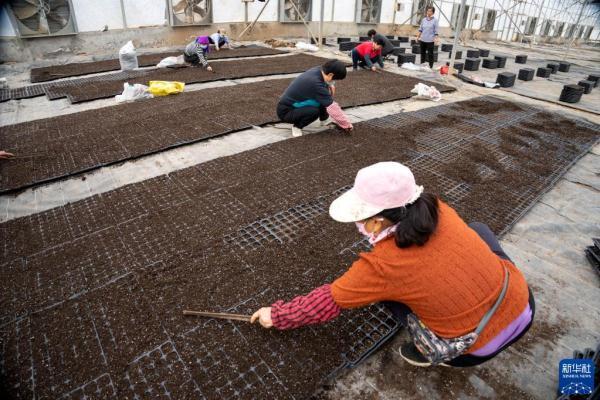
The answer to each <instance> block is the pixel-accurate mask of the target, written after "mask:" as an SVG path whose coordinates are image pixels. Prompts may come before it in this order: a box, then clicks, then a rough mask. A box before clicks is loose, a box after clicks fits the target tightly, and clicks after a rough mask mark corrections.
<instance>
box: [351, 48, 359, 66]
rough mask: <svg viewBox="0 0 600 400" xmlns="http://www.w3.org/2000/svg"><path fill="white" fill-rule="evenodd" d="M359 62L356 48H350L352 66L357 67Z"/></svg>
mask: <svg viewBox="0 0 600 400" xmlns="http://www.w3.org/2000/svg"><path fill="white" fill-rule="evenodd" d="M359 62H360V55H359V54H358V51H356V49H353V50H352V68H353V69H356V68H358V63H359Z"/></svg>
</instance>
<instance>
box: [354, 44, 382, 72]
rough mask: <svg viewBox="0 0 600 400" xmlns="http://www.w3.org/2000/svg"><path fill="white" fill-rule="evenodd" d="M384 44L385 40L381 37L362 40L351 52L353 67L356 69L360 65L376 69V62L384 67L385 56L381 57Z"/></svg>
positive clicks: (372, 69)
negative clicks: (372, 39) (366, 40)
mask: <svg viewBox="0 0 600 400" xmlns="http://www.w3.org/2000/svg"><path fill="white" fill-rule="evenodd" d="M383 46H385V42H384V41H383V40H382V39H381V38H377V39H375V41H373V42H371V41H368V42H362V43H361V44H359V45H358V46H356V47H355V48H354V49H353V50H352V52H351V55H352V69H353V70H356V69H357V68H358V67H359V66H360V67H361V68H365V69H370V70H371V71H376V70H377V67H376V66H375V63H377V64H379V66H380V67H381V68H383V58H382V57H381V49H382V48H383Z"/></svg>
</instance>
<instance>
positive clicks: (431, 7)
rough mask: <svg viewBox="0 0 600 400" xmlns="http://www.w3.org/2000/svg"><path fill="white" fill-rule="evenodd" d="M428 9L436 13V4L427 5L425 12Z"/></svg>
mask: <svg viewBox="0 0 600 400" xmlns="http://www.w3.org/2000/svg"><path fill="white" fill-rule="evenodd" d="M427 10H431V12H432V13H433V14H435V7H434V6H427V7H425V12H427Z"/></svg>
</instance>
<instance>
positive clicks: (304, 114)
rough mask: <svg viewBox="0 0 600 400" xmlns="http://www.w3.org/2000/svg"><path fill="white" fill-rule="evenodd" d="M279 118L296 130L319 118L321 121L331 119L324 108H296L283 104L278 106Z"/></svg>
mask: <svg viewBox="0 0 600 400" xmlns="http://www.w3.org/2000/svg"><path fill="white" fill-rule="evenodd" d="M277 116H278V117H279V119H280V120H282V121H283V122H287V123H289V124H293V125H294V126H295V127H296V128H300V129H302V128H304V127H305V126H307V125H309V124H311V123H312V122H314V121H316V120H317V118H318V119H319V120H321V121H325V120H326V119H327V118H329V114H328V113H327V109H326V108H325V107H323V106H319V107H311V106H307V107H300V108H295V107H286V106H283V105H281V104H278V105H277Z"/></svg>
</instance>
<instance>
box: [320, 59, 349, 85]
mask: <svg viewBox="0 0 600 400" xmlns="http://www.w3.org/2000/svg"><path fill="white" fill-rule="evenodd" d="M321 70H322V71H323V73H325V74H333V79H334V80H336V81H339V80H342V79H344V78H346V64H344V63H343V62H341V61H340V60H329V61H327V62H326V63H325V64H323V65H322V66H321Z"/></svg>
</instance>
